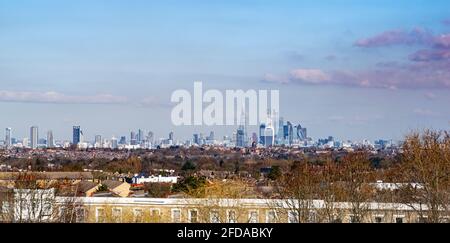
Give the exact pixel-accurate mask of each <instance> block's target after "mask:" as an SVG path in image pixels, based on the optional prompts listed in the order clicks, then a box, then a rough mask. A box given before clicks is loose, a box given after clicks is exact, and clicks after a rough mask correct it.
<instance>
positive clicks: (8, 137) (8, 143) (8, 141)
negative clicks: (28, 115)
mask: <svg viewBox="0 0 450 243" xmlns="http://www.w3.org/2000/svg"><path fill="white" fill-rule="evenodd" d="M5 144H6V148H10V147H11V145H12V141H11V128H10V127H7V128H6V135H5Z"/></svg>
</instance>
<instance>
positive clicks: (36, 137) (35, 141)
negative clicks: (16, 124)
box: [30, 126, 39, 149]
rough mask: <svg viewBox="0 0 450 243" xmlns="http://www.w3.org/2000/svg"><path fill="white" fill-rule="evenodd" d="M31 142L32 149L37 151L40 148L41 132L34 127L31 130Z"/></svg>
mask: <svg viewBox="0 0 450 243" xmlns="http://www.w3.org/2000/svg"><path fill="white" fill-rule="evenodd" d="M30 140H31V148H32V149H36V148H37V147H38V140H39V131H38V127H37V126H32V127H31V128H30Z"/></svg>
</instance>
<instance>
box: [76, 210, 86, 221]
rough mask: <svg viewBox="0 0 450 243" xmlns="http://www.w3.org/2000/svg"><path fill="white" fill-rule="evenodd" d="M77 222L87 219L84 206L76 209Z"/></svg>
mask: <svg viewBox="0 0 450 243" xmlns="http://www.w3.org/2000/svg"><path fill="white" fill-rule="evenodd" d="M75 213H76V221H77V223H84V221H85V219H86V211H85V210H84V208H82V207H78V208H77V209H76V211H75Z"/></svg>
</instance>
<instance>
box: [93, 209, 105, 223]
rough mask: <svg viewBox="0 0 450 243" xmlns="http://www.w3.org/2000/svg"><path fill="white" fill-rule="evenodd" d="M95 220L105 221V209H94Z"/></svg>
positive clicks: (98, 221)
mask: <svg viewBox="0 0 450 243" xmlns="http://www.w3.org/2000/svg"><path fill="white" fill-rule="evenodd" d="M95 222H97V223H104V222H105V209H104V208H97V209H96V210H95Z"/></svg>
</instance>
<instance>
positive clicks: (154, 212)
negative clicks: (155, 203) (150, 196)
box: [150, 208, 161, 221]
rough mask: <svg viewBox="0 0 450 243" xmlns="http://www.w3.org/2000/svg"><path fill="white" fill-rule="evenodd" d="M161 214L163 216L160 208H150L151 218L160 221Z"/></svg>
mask: <svg viewBox="0 0 450 243" xmlns="http://www.w3.org/2000/svg"><path fill="white" fill-rule="evenodd" d="M160 216H161V212H160V211H159V209H157V208H156V209H151V210H150V217H151V220H153V221H159V220H160Z"/></svg>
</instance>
